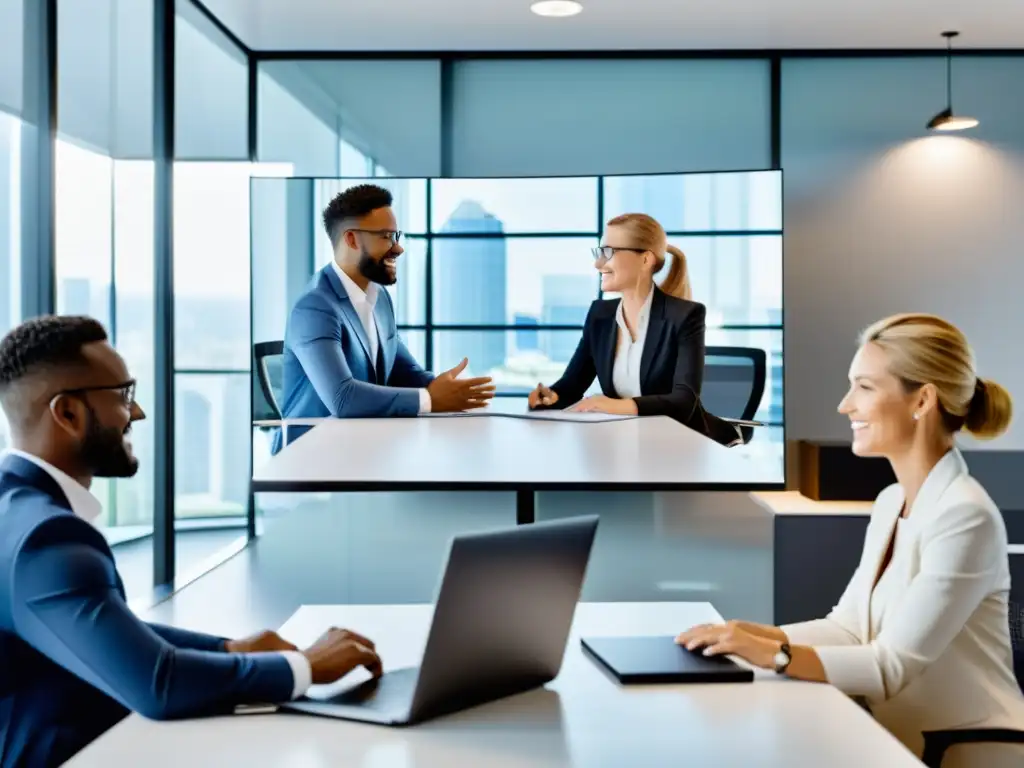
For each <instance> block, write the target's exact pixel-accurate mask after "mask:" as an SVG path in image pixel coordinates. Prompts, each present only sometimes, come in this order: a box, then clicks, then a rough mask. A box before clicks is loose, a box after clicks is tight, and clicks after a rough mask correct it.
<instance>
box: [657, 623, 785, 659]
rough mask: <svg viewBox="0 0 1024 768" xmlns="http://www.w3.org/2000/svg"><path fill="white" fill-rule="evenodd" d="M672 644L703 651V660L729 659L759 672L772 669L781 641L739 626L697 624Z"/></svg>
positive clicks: (737, 624) (730, 624) (736, 624)
mask: <svg viewBox="0 0 1024 768" xmlns="http://www.w3.org/2000/svg"><path fill="white" fill-rule="evenodd" d="M676 643H678V644H679V645H681V646H683V647H684V648H686V649H687V650H690V651H700V650H702V649H703V653H704V655H705V656H719V655H724V654H728V655H732V656H738V657H739V658H741V659H743V660H744V661H747V662H749V663H751V664H753V665H754V666H755V667H761V668H763V669H775V654H776V653H778V651H779V648H780V647H781V646H782V643H783V640H782V639H773V638H770V637H764V636H762V635H758V634H755V633H754V632H751V631H750V630H749V629H744V628H743V626H742V622H738V621H730V622H727V623H725V624H700V625H698V626H696V627H693V628H692V629H689V630H687V631H686V632H683V633H682V634H680V635H679V637H677V638H676Z"/></svg>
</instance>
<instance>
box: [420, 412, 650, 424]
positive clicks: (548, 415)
mask: <svg viewBox="0 0 1024 768" xmlns="http://www.w3.org/2000/svg"><path fill="white" fill-rule="evenodd" d="M422 415H423V416H429V417H439V416H441V417H453V416H455V417H458V416H494V417H496V418H506V419H532V420H534V421H574V422H581V423H584V424H595V423H600V422H605V421H625V420H626V419H635V418H637V417H636V416H622V415H619V414H615V413H595V412H593V411H590V412H578V411H527V412H526V413H502V412H501V411H488V410H479V411H465V412H462V413H424V414H422Z"/></svg>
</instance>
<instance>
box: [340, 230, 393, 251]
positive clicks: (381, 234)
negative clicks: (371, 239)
mask: <svg viewBox="0 0 1024 768" xmlns="http://www.w3.org/2000/svg"><path fill="white" fill-rule="evenodd" d="M350 231H351V232H365V233H366V234H368V235H376V236H377V237H383V238H386V239H388V240H390V241H391V247H392V248H393V247H394V246H396V245H398V241H399V240H401V239H402V232H401V230H394V229H352V230H350Z"/></svg>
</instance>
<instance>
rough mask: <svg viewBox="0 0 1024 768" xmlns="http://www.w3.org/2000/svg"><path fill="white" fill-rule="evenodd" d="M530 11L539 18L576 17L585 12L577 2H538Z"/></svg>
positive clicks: (574, 0) (558, 0)
mask: <svg viewBox="0 0 1024 768" xmlns="http://www.w3.org/2000/svg"><path fill="white" fill-rule="evenodd" d="M530 10H531V11H533V12H534V13H536V14H537V15H538V16H555V17H562V16H575V15H576V14H577V13H579V12H580V11H582V10H583V5H582V4H581V3H577V2H576V0H538V2H536V3H534V4H533V5H531V6H530Z"/></svg>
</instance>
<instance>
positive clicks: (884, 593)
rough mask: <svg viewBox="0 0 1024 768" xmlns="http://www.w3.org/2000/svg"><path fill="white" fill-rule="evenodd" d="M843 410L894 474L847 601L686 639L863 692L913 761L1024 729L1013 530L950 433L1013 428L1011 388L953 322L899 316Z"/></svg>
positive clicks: (860, 451) (1001, 759)
mask: <svg viewBox="0 0 1024 768" xmlns="http://www.w3.org/2000/svg"><path fill="white" fill-rule="evenodd" d="M839 412H840V413H842V414H843V415H845V416H847V417H848V418H849V419H850V426H851V428H852V430H853V452H854V453H855V454H857V455H858V456H884V457H885V458H887V459H888V460H889V463H890V464H891V465H892V468H893V472H894V473H895V475H896V480H897V482H896V484H894V485H892V486H890V487H888V488H886V489H885V490H884V491H882V493H881V494H879V496H878V498H877V499H876V501H875V505H874V509H873V510H872V513H871V520H870V522H869V524H868V529H867V533H866V536H865V540H864V549H863V553H862V556H861V561H860V564H859V566H858V567H857V570H856V571H855V573H854V574H853V577H852V578H851V580H850V583H849V585H848V586H847V588H846V591H845V592H844V593H843V595H842V597H841V598H840V599H839V602H838V604H837V605H836V606H835V608H834V609H833V610H832V612H831V613H829V615H828V616H826V617H825V618H823V619H817V620H814V621H808V622H803V623H800V624H792V625H788V626H783V627H768V626H764V625H759V624H752V623H748V622H742V621H741V622H735V621H734V622H729V623H727V624H723V625H704V626H698V627H694V628H692V629H690V630H688V631H686V632H684V633H683V634H681V635H680V636H679V638H678V640H677V642H679V643H680V644H682V645H685V646H686V647H687V648H689V649H691V650H697V649H701V648H703V649H704V653H706V654H708V655H716V654H723V653H724V654H731V655H735V656H738V657H741V658H743V659H746V660H747V661H748V662H750V663H752V664H755V665H757V666H761V667H765V668H768V669H774V670H775V671H776V672H779V673H781V674H786V675H788V676H790V677H794V678H798V679H801V680H810V681H816V682H828V683H831V684H832V685H834V686H836V687H837V688H839V689H840V690H841V691H843V692H844V693H846V694H848V695H850V696H856V697H863V698H864V699H865V700H866V703H867V705H868V707H869V709H870V710H871V712H872V714H873V715H874V716H875V718H876V719H877V720H878V721H879V722H880V723H881V724H882V725H884V726H885V727H886V728H888V729H889V730H890V731H891V732H892V733H893V734H894V735H895V736H896V737H897V738H899V739H900V740H901V741H903V743H904V744H906V745H907V746H908V747H909V748H910V749H911V750H913V751H914V752H915V753H916V754H918V755H921V753H922V749H923V743H924V736H923V734H924V732H927V731H938V730H950V729H962V728H972V729H974V728H1008V729H1024V695H1022V694H1021V690H1020V687H1019V685H1018V681H1017V680H1016V679H1015V678H1014V671H1013V652H1012V646H1011V641H1010V633H1009V623H1008V597H1009V590H1010V571H1009V556H1008V550H1007V538H1006V529H1005V526H1004V523H1003V518H1002V515H1001V514H1000V512H999V510H998V509H997V508H996V506H995V504H994V503H993V502H992V499H991V498H990V497H989V495H988V494H987V493H986V492H985V489H984V488H982V487H981V485H980V484H979V483H978V481H977V480H975V479H974V478H972V477H971V475H970V473H969V472H968V469H967V465H966V464H965V463H964V460H963V457H962V456H961V455H960V452H959V451H958V450H957V448H956V444H955V439H954V438H955V436H956V434H957V433H959V432H960V431H961V430H962V429H966V430H967V431H968V432H970V433H971V434H972V435H974V436H976V437H979V438H992V437H996V436H998V435H1000V434H1001V433H1003V432H1004V431H1005V430H1006V428H1007V427H1008V426H1009V423H1010V418H1011V413H1012V403H1011V399H1010V396H1009V394H1008V393H1007V392H1006V390H1005V389H1003V387H1001V386H1000V385H999V384H997V383H995V382H993V381H989V380H987V379H982V378H980V377H978V375H977V373H976V372H975V366H974V357H973V354H972V352H971V349H970V347H969V346H968V344H967V340H966V339H965V338H964V335H963V334H962V333H961V332H960V331H959V330H958V329H957V328H956V327H955V326H953V325H951V324H950V323H948V322H946V321H945V320H942V319H941V318H939V317H935V316H934V315H926V314H903V315H895V316H893V317H889V318H886V319H885V320H882V321H880V322H878V323H876V324H875V325H873V326H871V327H870V328H868V329H867V330H866V331H865V332H864V334H863V336H862V339H861V346H860V349H859V350H858V351H857V354H856V355H855V356H854V358H853V363H852V364H851V366H850V389H849V391H848V392H847V394H846V396H845V397H844V398H843V400H842V402H841V403H840V404H839ZM807 577H808V578H814V574H807ZM942 766H943V768H965V767H966V766H979V767H982V766H983V767H984V768H1010V766H1017V767H1018V768H1019V767H1020V766H1024V745H1009V744H988V743H986V744H970V745H968V744H965V745H961V746H956V747H953V748H951V749H950V750H949V752H948V753H947V755H946V758H945V760H944V761H943V763H942Z"/></svg>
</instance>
